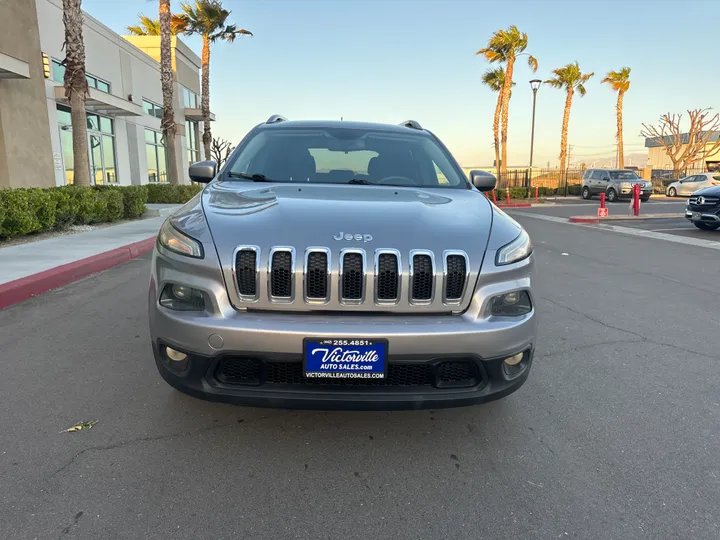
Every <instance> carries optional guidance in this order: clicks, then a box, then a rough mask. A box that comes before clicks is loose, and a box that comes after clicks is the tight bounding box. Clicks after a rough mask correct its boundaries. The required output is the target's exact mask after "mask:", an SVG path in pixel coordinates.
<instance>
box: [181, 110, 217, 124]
mask: <svg viewBox="0 0 720 540" xmlns="http://www.w3.org/2000/svg"><path fill="white" fill-rule="evenodd" d="M185 118H187V119H188V120H195V121H196V122H202V121H203V114H202V109H185ZM210 121H211V122H214V121H215V113H213V112H211V113H210Z"/></svg>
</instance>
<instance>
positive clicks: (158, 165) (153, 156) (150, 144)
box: [145, 129, 168, 183]
mask: <svg viewBox="0 0 720 540" xmlns="http://www.w3.org/2000/svg"><path fill="white" fill-rule="evenodd" d="M145 151H146V152H147V164H148V182H153V183H155V182H167V181H168V178H167V156H166V155H165V141H164V139H163V136H162V133H160V132H158V131H153V130H151V129H146V130H145Z"/></svg>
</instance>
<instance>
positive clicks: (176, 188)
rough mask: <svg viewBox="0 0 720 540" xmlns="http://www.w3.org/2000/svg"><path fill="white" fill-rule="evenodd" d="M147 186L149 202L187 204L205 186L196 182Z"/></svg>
mask: <svg viewBox="0 0 720 540" xmlns="http://www.w3.org/2000/svg"><path fill="white" fill-rule="evenodd" d="M146 187H147V192H148V196H147V202H148V203H151V204H185V203H186V202H188V201H189V200H190V199H192V198H193V197H194V196H195V195H197V193H198V192H199V191H201V190H202V188H203V186H201V185H196V184H190V185H181V184H148V185H147V186H146Z"/></svg>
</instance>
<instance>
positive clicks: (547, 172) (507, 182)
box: [487, 168, 707, 196]
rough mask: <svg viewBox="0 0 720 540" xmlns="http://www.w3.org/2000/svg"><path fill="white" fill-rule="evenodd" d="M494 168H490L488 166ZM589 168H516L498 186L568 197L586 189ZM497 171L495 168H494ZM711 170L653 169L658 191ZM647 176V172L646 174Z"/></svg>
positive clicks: (655, 187) (654, 185)
mask: <svg viewBox="0 0 720 540" xmlns="http://www.w3.org/2000/svg"><path fill="white" fill-rule="evenodd" d="M487 170H489V171H490V169H487ZM585 170H586V169H568V170H566V171H561V170H560V169H513V170H508V171H505V172H503V173H500V175H499V176H498V179H497V180H498V181H497V184H496V185H497V189H506V188H510V189H513V188H521V189H522V188H524V189H525V190H527V191H526V193H527V194H528V196H532V194H534V190H535V188H539V190H540V191H541V192H543V193H544V194H545V195H555V196H568V195H579V194H580V189H581V188H582V177H583V175H584V174H585ZM490 172H492V173H493V174H495V171H490ZM635 172H636V173H637V174H638V176H640V177H643V170H636V171H635ZM703 172H707V171H706V170H705V169H702V168H698V169H686V170H684V171H673V170H667V169H652V170H651V172H650V178H649V180H651V182H652V184H653V191H654V192H655V193H665V191H666V190H667V187H668V186H669V185H670V184H671V183H672V182H675V181H676V180H679V179H680V178H684V177H687V176H692V175H694V174H700V173H703ZM645 176H647V174H645Z"/></svg>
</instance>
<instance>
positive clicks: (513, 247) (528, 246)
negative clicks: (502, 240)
mask: <svg viewBox="0 0 720 540" xmlns="http://www.w3.org/2000/svg"><path fill="white" fill-rule="evenodd" d="M532 251H533V245H532V241H531V240H530V235H528V233H527V232H526V231H525V230H523V231H522V232H521V233H520V234H519V235H518V237H517V238H515V240H513V241H512V242H510V243H509V244H506V245H505V246H503V247H501V248H500V249H499V250H498V252H497V256H496V257H495V264H496V265H498V266H502V265H505V264H512V263H516V262H518V261H522V260H523V259H527V258H528V257H529V256H530V254H531V253H532Z"/></svg>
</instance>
